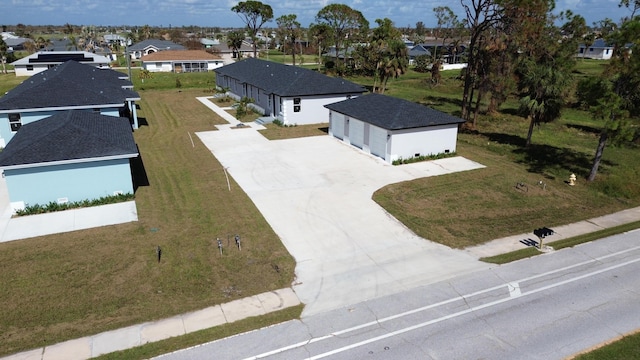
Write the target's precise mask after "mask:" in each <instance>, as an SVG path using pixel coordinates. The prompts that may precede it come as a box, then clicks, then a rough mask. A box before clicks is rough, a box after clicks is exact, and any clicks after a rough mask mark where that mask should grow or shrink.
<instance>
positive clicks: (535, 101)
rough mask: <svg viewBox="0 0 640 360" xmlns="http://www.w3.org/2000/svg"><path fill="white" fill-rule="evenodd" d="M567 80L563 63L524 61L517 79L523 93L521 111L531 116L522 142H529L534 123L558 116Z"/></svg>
mask: <svg viewBox="0 0 640 360" xmlns="http://www.w3.org/2000/svg"><path fill="white" fill-rule="evenodd" d="M569 80H570V75H569V73H568V72H566V71H564V69H562V67H554V66H549V65H548V64H545V63H533V62H529V63H528V64H526V65H525V70H524V71H523V72H522V78H521V80H520V88H521V94H522V95H523V96H522V97H521V98H520V111H521V112H522V114H523V115H525V116H527V117H528V118H529V119H530V120H531V122H530V123H529V131H528V133H527V141H526V145H525V146H527V147H528V146H530V145H531V135H532V134H533V127H534V125H540V124H542V123H546V122H551V121H553V120H555V119H557V118H558V117H560V111H561V110H562V107H563V106H564V101H563V99H564V98H565V92H566V90H567V87H568V85H569V83H570V81H569Z"/></svg>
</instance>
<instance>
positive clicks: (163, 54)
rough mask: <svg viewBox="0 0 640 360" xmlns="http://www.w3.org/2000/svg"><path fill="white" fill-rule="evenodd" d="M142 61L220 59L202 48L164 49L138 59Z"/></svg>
mask: <svg viewBox="0 0 640 360" xmlns="http://www.w3.org/2000/svg"><path fill="white" fill-rule="evenodd" d="M140 60H141V61H144V62H147V61H149V62H151V61H175V60H189V61H211V60H222V58H220V56H218V55H214V54H211V53H208V52H206V51H204V50H165V51H158V52H154V53H151V54H149V55H145V56H143V57H142V59H140Z"/></svg>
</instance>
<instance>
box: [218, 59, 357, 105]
mask: <svg viewBox="0 0 640 360" xmlns="http://www.w3.org/2000/svg"><path fill="white" fill-rule="evenodd" d="M214 71H215V72H216V74H217V76H228V77H231V78H233V79H236V80H238V81H240V82H243V83H247V84H250V85H253V86H255V87H258V88H260V89H262V90H264V91H265V93H267V94H276V95H279V96H309V95H328V94H353V93H363V92H365V89H364V88H363V87H362V86H360V85H358V84H355V83H352V82H350V81H347V80H344V79H342V78H336V77H329V76H326V75H323V74H320V73H318V72H315V71H313V70H308V69H305V68H301V67H296V66H290V65H283V64H278V63H274V62H271V61H265V60H259V59H254V58H247V59H244V60H242V61H238V62H235V63H233V64H229V65H225V66H223V67H220V68H217V69H216V70H214Z"/></svg>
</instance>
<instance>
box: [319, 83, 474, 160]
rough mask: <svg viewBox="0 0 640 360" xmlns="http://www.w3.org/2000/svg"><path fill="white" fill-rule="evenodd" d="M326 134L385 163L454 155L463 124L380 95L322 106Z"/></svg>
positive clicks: (454, 119) (441, 114)
mask: <svg viewBox="0 0 640 360" xmlns="http://www.w3.org/2000/svg"><path fill="white" fill-rule="evenodd" d="M325 107H326V108H327V109H329V110H330V114H329V134H330V135H332V136H335V137H336V138H338V139H341V140H343V141H344V142H346V143H348V144H351V145H353V146H355V147H357V148H360V149H362V150H363V151H364V152H366V153H369V154H372V155H375V156H378V157H381V158H382V159H384V160H385V161H386V162H388V163H392V162H393V161H395V160H400V159H410V158H414V157H419V156H429V155H436V154H443V153H445V154H447V153H453V152H455V151H456V142H457V138H458V125H459V124H461V123H463V122H464V120H462V119H460V118H458V117H455V116H451V115H448V114H445V113H443V112H440V111H438V110H434V109H431V108H429V107H426V106H424V105H420V104H417V103H413V102H410V101H407V100H403V99H398V98H394V97H391V96H386V95H380V94H368V95H364V96H359V97H357V98H353V99H349V100H344V101H340V102H336V103H333V104H328V105H325Z"/></svg>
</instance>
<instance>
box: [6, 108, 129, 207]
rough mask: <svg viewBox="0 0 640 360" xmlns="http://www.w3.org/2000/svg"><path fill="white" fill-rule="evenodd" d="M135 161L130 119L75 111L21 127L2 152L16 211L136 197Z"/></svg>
mask: <svg viewBox="0 0 640 360" xmlns="http://www.w3.org/2000/svg"><path fill="white" fill-rule="evenodd" d="M136 157H138V148H137V145H136V143H135V141H134V139H133V133H132V131H131V126H130V124H129V120H128V119H127V118H122V117H114V116H106V115H100V114H98V113H93V112H89V111H81V110H71V111H63V112H57V113H56V114H55V115H52V116H50V117H47V118H45V119H42V120H40V121H36V122H32V123H29V124H25V125H24V126H22V127H21V128H20V131H18V132H17V133H16V134H15V136H14V137H13V138H12V139H11V141H9V143H8V144H7V146H6V147H5V148H4V150H3V151H2V152H0V169H1V170H2V171H3V176H4V178H5V180H6V184H7V189H8V192H9V199H10V201H11V207H12V209H13V211H14V212H15V211H16V210H19V209H24V208H25V206H30V205H31V206H32V205H36V204H39V205H46V204H48V203H50V202H57V203H65V202H75V201H83V200H93V199H98V198H101V197H106V196H112V195H117V194H126V193H130V194H133V193H134V185H133V179H132V175H131V174H132V171H131V166H130V161H131V159H133V158H136Z"/></svg>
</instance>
